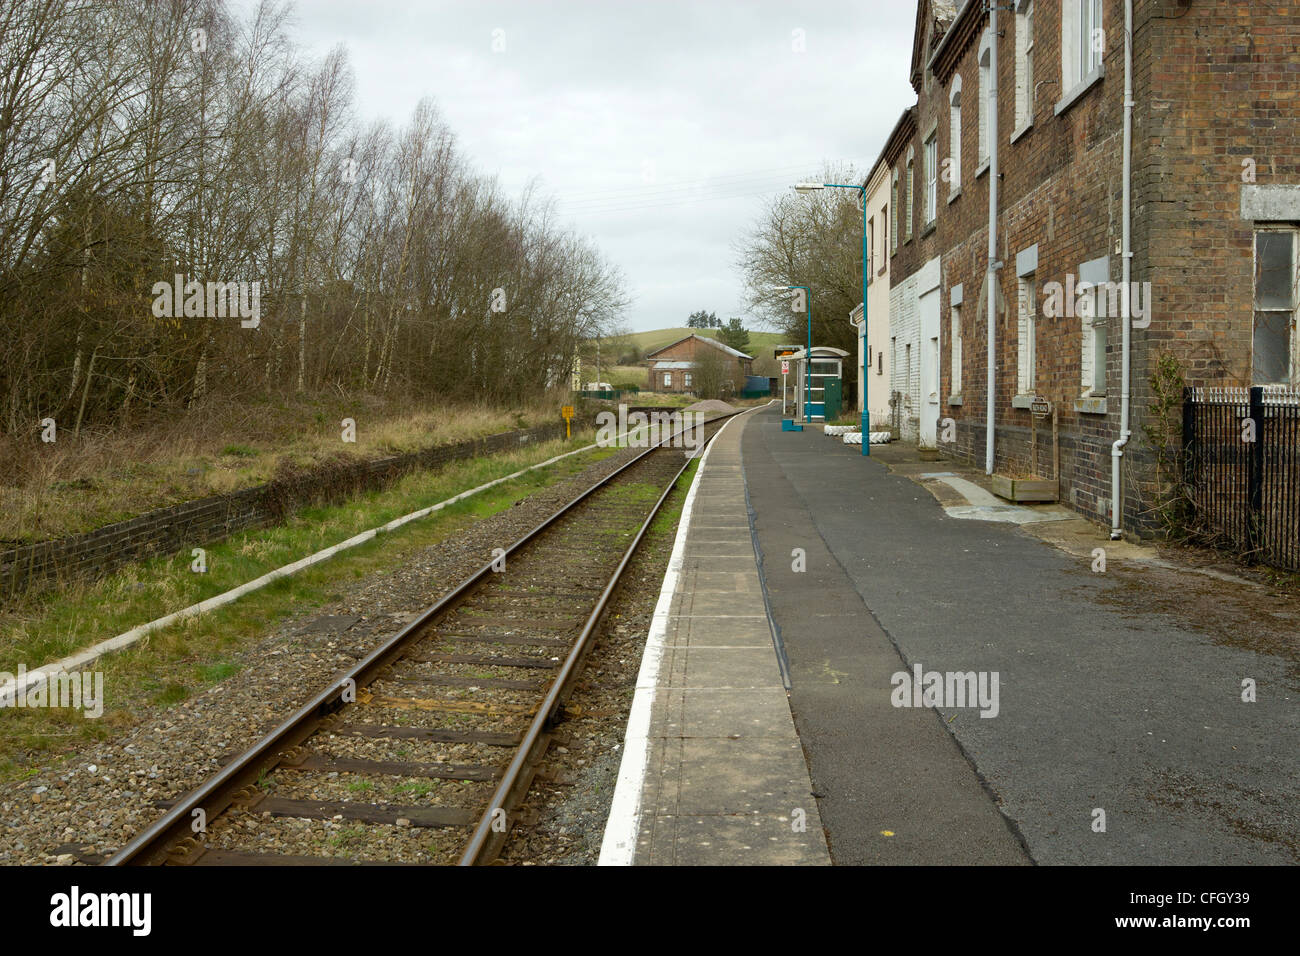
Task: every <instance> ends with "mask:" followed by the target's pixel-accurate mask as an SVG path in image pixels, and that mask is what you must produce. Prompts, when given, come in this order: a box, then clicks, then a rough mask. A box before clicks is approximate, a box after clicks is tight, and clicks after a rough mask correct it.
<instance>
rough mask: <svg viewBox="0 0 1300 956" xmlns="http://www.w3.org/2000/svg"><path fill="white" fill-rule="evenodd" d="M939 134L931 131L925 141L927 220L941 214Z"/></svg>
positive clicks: (930, 220) (927, 221)
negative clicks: (939, 199) (939, 202)
mask: <svg viewBox="0 0 1300 956" xmlns="http://www.w3.org/2000/svg"><path fill="white" fill-rule="evenodd" d="M938 196H939V134H938V133H937V132H935V133H931V134H930V138H929V139H927V140H926V141H925V222H926V225H929V224H930V223H932V222H934V220H935V217H936V216H938V214H939V206H938Z"/></svg>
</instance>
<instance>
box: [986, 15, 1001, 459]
mask: <svg viewBox="0 0 1300 956" xmlns="http://www.w3.org/2000/svg"><path fill="white" fill-rule="evenodd" d="M988 125H989V271H988V280H989V299H988V318H989V348H988V396H987V402H988V412H987V416H986V421H985V426H984V427H985V431H986V435H985V438H984V472H985V474H989V475H991V474H993V424H994V412H993V405H994V402H995V401H996V399H997V321H998V309H997V305H998V287H997V278H998V270H997V258H998V7H997V3H991V4H989V120H988Z"/></svg>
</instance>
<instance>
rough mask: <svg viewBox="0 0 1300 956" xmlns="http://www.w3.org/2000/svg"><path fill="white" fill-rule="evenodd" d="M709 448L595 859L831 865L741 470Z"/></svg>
mask: <svg viewBox="0 0 1300 956" xmlns="http://www.w3.org/2000/svg"><path fill="white" fill-rule="evenodd" d="M749 418H750V416H743V417H739V418H736V419H733V420H732V421H731V422H729V423H728V424H727V426H726V427H725V428H723V430H722V431H721V432H720V433H719V435H718V437H717V438H715V439H714V441H713V443H712V444H711V445H710V446H709V449H708V451H707V452H706V454H705V457H704V459H703V460H702V461H701V463H700V467H699V470H698V472H697V475H696V480H695V486H694V487H693V488H692V489H691V492H690V493H689V494H688V496H687V501H686V504H685V506H684V508H683V513H682V519H681V524H680V526H679V529H678V535H677V541H676V543H675V546H674V549H673V556H672V558H671V559H670V560H669V570H668V573H667V575H665V580H664V587H663V589H662V590H661V592H660V598H659V605H658V607H657V608H656V609H655V618H654V622H653V624H652V627H651V631H650V634H649V637H648V638H647V642H646V651H645V656H644V658H643V660H642V665H641V674H640V676H639V678H638V681H637V691H636V698H635V699H634V701H633V705H632V714H631V717H630V719H629V722H628V734H627V740H626V744H625V746H624V749H623V761H622V764H621V766H620V768H619V781H618V785H617V788H616V790H615V793H614V801H613V806H612V807H611V811H610V819H609V822H608V824H607V826H606V830H605V838H604V842H603V844H602V847H601V855H600V862H601V864H602V865H610V864H614V865H618V864H623V865H626V864H633V863H635V864H650V865H736V864H740V865H748V864H752V865H768V866H773V865H782V866H789V865H803V864H825V863H829V862H830V854H829V852H828V850H827V848H826V841H825V837H824V835H823V832H822V826H821V820H820V817H819V816H818V811H817V804H816V798H815V797H814V796H813V795H812V784H811V782H810V779H809V776H808V766H807V764H806V763H805V761H804V756H803V749H802V747H801V746H800V743H799V737H798V734H797V733H796V732H795V726H794V720H793V717H792V715H791V713H790V704H789V699H788V697H787V696H786V692H785V685H784V682H783V676H782V671H781V663H780V660H779V658H778V656H777V651H776V645H775V644H774V640H773V632H772V625H771V622H770V620H769V618H768V615H767V606H766V602H765V600H764V596H763V588H762V582H761V579H760V577H759V571H758V560H757V557H756V555H755V553H754V545H753V538H752V534H751V530H750V525H749V512H748V504H747V501H746V496H745V484H744V475H743V472H742V470H741V467H740V466H741V462H740V440H741V434H742V432H743V430H744V428H745V427H746V424H747V422H748V420H749Z"/></svg>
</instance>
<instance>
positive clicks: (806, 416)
mask: <svg viewBox="0 0 1300 956" xmlns="http://www.w3.org/2000/svg"><path fill="white" fill-rule="evenodd" d="M772 288H773V289H774V290H776V291H778V292H789V291H790V290H791V289H803V291H804V300H803V305H804V311H805V312H807V313H808V348H807V351H806V352H805V353H804V362H805V363H807V367H806V369H805V371H804V375H803V380H804V388H805V389H806V390H807V391H806V392H805V395H804V402H803V420H804V421H805V422H809V423H811V422H812V408H811V406H812V289H810V288H808V287H807V286H806V285H774V286H772Z"/></svg>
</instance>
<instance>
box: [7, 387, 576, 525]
mask: <svg viewBox="0 0 1300 956" xmlns="http://www.w3.org/2000/svg"><path fill="white" fill-rule="evenodd" d="M559 405H560V401H559V399H558V397H557V398H555V399H554V400H551V399H548V400H545V401H541V402H538V403H537V404H536V405H534V406H533V407H530V408H527V409H495V408H487V407H482V406H472V407H449V406H445V405H442V406H439V405H434V404H431V403H425V404H421V403H418V402H415V401H412V400H411V399H409V398H403V399H388V400H383V399H375V398H370V399H346V398H343V397H341V396H338V395H320V396H310V397H299V398H291V399H263V400H261V401H255V402H251V403H250V402H241V403H240V404H239V405H238V406H236V405H234V404H232V403H229V402H222V401H221V400H220V399H218V398H214V399H213V400H211V401H210V402H208V403H207V404H205V405H203V406H200V407H196V408H193V409H190V410H189V411H187V412H186V413H185V414H183V415H179V416H172V417H168V418H160V419H157V420H155V421H151V422H148V423H145V424H143V425H142V426H141V427H139V428H137V429H135V430H133V431H131V432H130V433H127V434H83V435H82V436H81V437H80V438H74V437H73V436H72V434H71V433H70V432H61V433H60V434H59V436H58V441H57V442H54V443H52V444H43V443H41V442H40V440H39V438H38V436H37V434H36V433H35V430H33V433H32V434H31V435H30V436H24V438H23V439H22V440H19V439H17V438H16V437H15V436H12V435H0V548H3V547H4V546H6V545H14V544H25V543H28V542H32V541H40V540H44V539H48V538H57V537H61V536H63V535H68V534H76V533H78V532H82V531H89V530H92V529H94V528H98V527H102V526H103V525H106V524H110V523H112V522H114V521H121V520H125V519H126V518H130V517H133V516H135V515H138V514H142V513H144V512H146V511H149V510H151V509H153V508H159V507H165V506H166V505H169V504H176V503H179V502H182V501H188V500H190V499H193V498H201V497H204V496H206V495H211V494H216V493H224V492H230V491H235V490H237V489H240V488H247V487H250V486H253V485H257V484H260V483H262V482H264V481H267V480H268V479H270V478H271V477H272V476H273V475H274V474H275V473H276V471H277V470H278V469H279V468H280V467H281V466H282V465H290V464H292V465H298V466H304V465H310V464H313V463H316V462H319V461H322V460H325V459H327V458H330V457H333V456H336V455H338V453H339V452H341V451H347V452H348V453H350V454H352V455H356V456H359V457H364V458H378V457H384V456H386V455H392V454H400V453H403V452H410V451H416V450H418V449H420V448H427V447H429V446H431V445H442V444H449V443H451V442H456V441H461V440H463V439H466V438H474V437H479V436H483V435H489V434H492V433H494V432H500V431H507V430H510V429H512V428H522V427H527V426H530V425H537V424H541V423H543V422H548V421H557V420H558V419H559ZM345 418H351V419H353V420H354V421H355V422H356V443H355V444H348V443H345V442H344V441H343V440H342V432H343V428H342V421H343V419H345Z"/></svg>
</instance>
